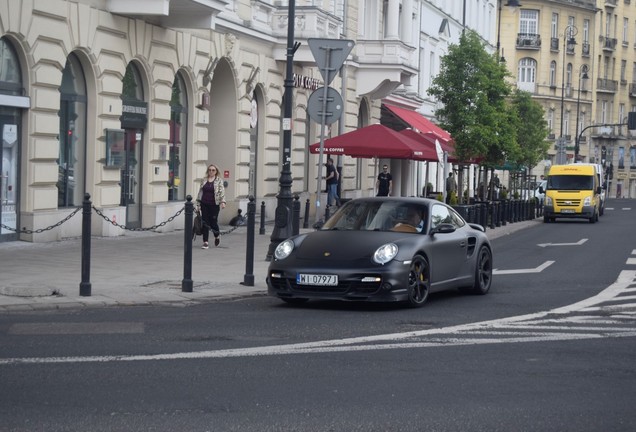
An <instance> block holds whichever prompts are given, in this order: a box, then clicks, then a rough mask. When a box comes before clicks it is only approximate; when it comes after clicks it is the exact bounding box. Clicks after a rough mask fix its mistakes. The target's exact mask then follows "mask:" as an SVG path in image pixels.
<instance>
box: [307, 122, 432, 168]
mask: <svg viewBox="0 0 636 432" xmlns="http://www.w3.org/2000/svg"><path fill="white" fill-rule="evenodd" d="M323 150H324V152H325V153H327V154H331V155H345V156H352V157H362V158H373V157H378V158H388V159H411V160H418V161H427V160H429V161H430V160H434V161H437V154H436V153H435V150H434V149H433V150H432V151H431V149H430V147H428V146H424V145H422V144H421V143H419V142H418V141H416V140H414V139H413V138H410V137H408V136H406V135H404V134H401V133H400V132H396V131H394V130H393V129H390V128H388V127H386V126H383V125H379V124H375V125H371V126H366V127H363V128H360V129H356V130H354V131H352V132H348V133H345V134H342V135H338V136H337V137H333V138H329V139H327V140H325V142H324V149H323ZM309 151H310V152H311V153H319V152H320V143H315V144H312V145H310V146H309Z"/></svg>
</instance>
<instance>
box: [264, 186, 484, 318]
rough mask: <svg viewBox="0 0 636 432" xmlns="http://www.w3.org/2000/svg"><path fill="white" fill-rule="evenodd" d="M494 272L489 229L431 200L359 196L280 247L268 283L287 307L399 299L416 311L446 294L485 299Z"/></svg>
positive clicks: (273, 260) (276, 251)
mask: <svg viewBox="0 0 636 432" xmlns="http://www.w3.org/2000/svg"><path fill="white" fill-rule="evenodd" d="M492 269H493V259H492V249H491V247H490V242H489V241H488V238H487V237H486V234H485V232H484V229H483V227H482V226H481V225H477V224H472V223H467V222H466V221H465V220H464V219H463V218H462V217H461V216H460V215H459V213H457V212H456V211H455V210H454V209H453V208H452V207H450V206H448V205H446V204H444V203H442V202H440V201H437V200H432V199H426V198H393V197H380V198H376V197H374V198H359V199H354V200H352V201H349V202H348V203H346V204H345V205H344V206H343V207H341V208H340V209H338V211H337V212H336V213H335V214H334V215H333V216H332V217H331V218H329V220H327V221H326V222H325V223H324V225H323V226H322V227H320V228H319V229H318V230H317V231H313V232H310V233H306V234H300V235H297V236H294V237H291V238H289V239H287V240H285V241H283V242H281V243H280V244H279V245H278V246H277V247H276V249H275V251H274V258H273V259H272V262H271V263H270V265H269V269H268V272H267V286H268V292H269V294H270V295H272V296H276V297H279V298H280V299H282V300H284V301H286V302H288V303H303V302H305V301H308V300H310V299H323V300H324V299H329V300H351V301H379V302H389V301H401V302H407V304H409V305H410V306H414V307H417V306H422V305H423V304H424V303H425V302H426V300H427V298H428V295H429V293H431V292H435V291H440V290H444V289H456V288H459V289H462V290H466V291H468V292H473V293H476V294H486V293H487V292H488V290H489V289H490V286H491V283H492Z"/></svg>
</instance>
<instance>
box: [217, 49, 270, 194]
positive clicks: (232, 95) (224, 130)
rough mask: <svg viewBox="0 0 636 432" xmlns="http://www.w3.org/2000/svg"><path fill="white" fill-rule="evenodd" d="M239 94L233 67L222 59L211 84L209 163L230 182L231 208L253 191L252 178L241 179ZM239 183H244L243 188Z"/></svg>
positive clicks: (226, 191) (227, 183) (228, 188)
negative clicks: (238, 153) (238, 145)
mask: <svg viewBox="0 0 636 432" xmlns="http://www.w3.org/2000/svg"><path fill="white" fill-rule="evenodd" d="M237 92H238V90H237V86H236V81H235V77H234V72H233V69H232V65H231V64H230V62H229V61H228V60H227V59H226V58H222V59H220V60H219V62H218V63H217V65H216V68H215V69H214V76H213V78H212V82H211V84H210V108H209V111H210V123H209V127H208V160H207V163H214V164H216V165H217V166H218V167H219V169H220V170H221V175H222V176H223V180H224V182H225V183H226V186H225V199H226V200H227V201H228V202H229V203H230V205H231V201H233V200H234V198H236V197H237V196H242V197H246V196H247V194H248V189H249V185H248V183H247V182H248V181H249V179H248V178H246V177H243V178H240V179H239V178H237V176H238V172H237V169H238V164H237V149H236V147H237V143H238V140H237V134H238V125H237V113H238V106H237V101H238V93H237ZM259 103H260V102H259ZM259 120H262V119H259ZM237 181H240V182H241V183H240V185H237Z"/></svg>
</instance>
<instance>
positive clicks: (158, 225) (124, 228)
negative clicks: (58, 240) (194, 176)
mask: <svg viewBox="0 0 636 432" xmlns="http://www.w3.org/2000/svg"><path fill="white" fill-rule="evenodd" d="M91 207H92V208H93V210H95V213H97V214H98V215H99V216H101V217H102V218H103V219H104V220H105V221H106V222H108V223H109V224H111V225H113V226H115V227H117V228H121V229H123V230H128V231H153V230H155V229H157V228H159V227H162V226H165V225H167V224H168V223H170V222H172V221H173V220H174V219H175V218H176V217H177V216H179V215H180V214H181V213H183V211H184V210H185V206H183V207H181V209H180V210H179V211H177V212H176V213H175V214H174V215H173V216H170V217H169V218H168V219H167V220H165V221H163V222H161V223H159V224H157V225H153V226H151V227H147V228H128V227H127V226H126V225H121V224H118V223H117V222H115V221H113V220H111V219H109V218H108V216H106V215H105V214H104V213H102V212H101V211H99V209H97V208H96V207H95V206H91ZM237 228H238V226H235V227H232V229H230V230H228V231H221V232H220V233H219V235H225V234H229V233H231V232H232V231H234V230H236V229H237Z"/></svg>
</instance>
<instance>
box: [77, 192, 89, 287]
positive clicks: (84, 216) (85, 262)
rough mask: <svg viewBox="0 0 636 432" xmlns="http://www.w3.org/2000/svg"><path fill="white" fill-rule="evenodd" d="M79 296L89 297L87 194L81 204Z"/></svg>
mask: <svg viewBox="0 0 636 432" xmlns="http://www.w3.org/2000/svg"><path fill="white" fill-rule="evenodd" d="M79 295H80V296H82V297H90V295H91V196H90V194H87V193H86V194H84V202H83V203H82V280H81V282H80V292H79Z"/></svg>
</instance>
